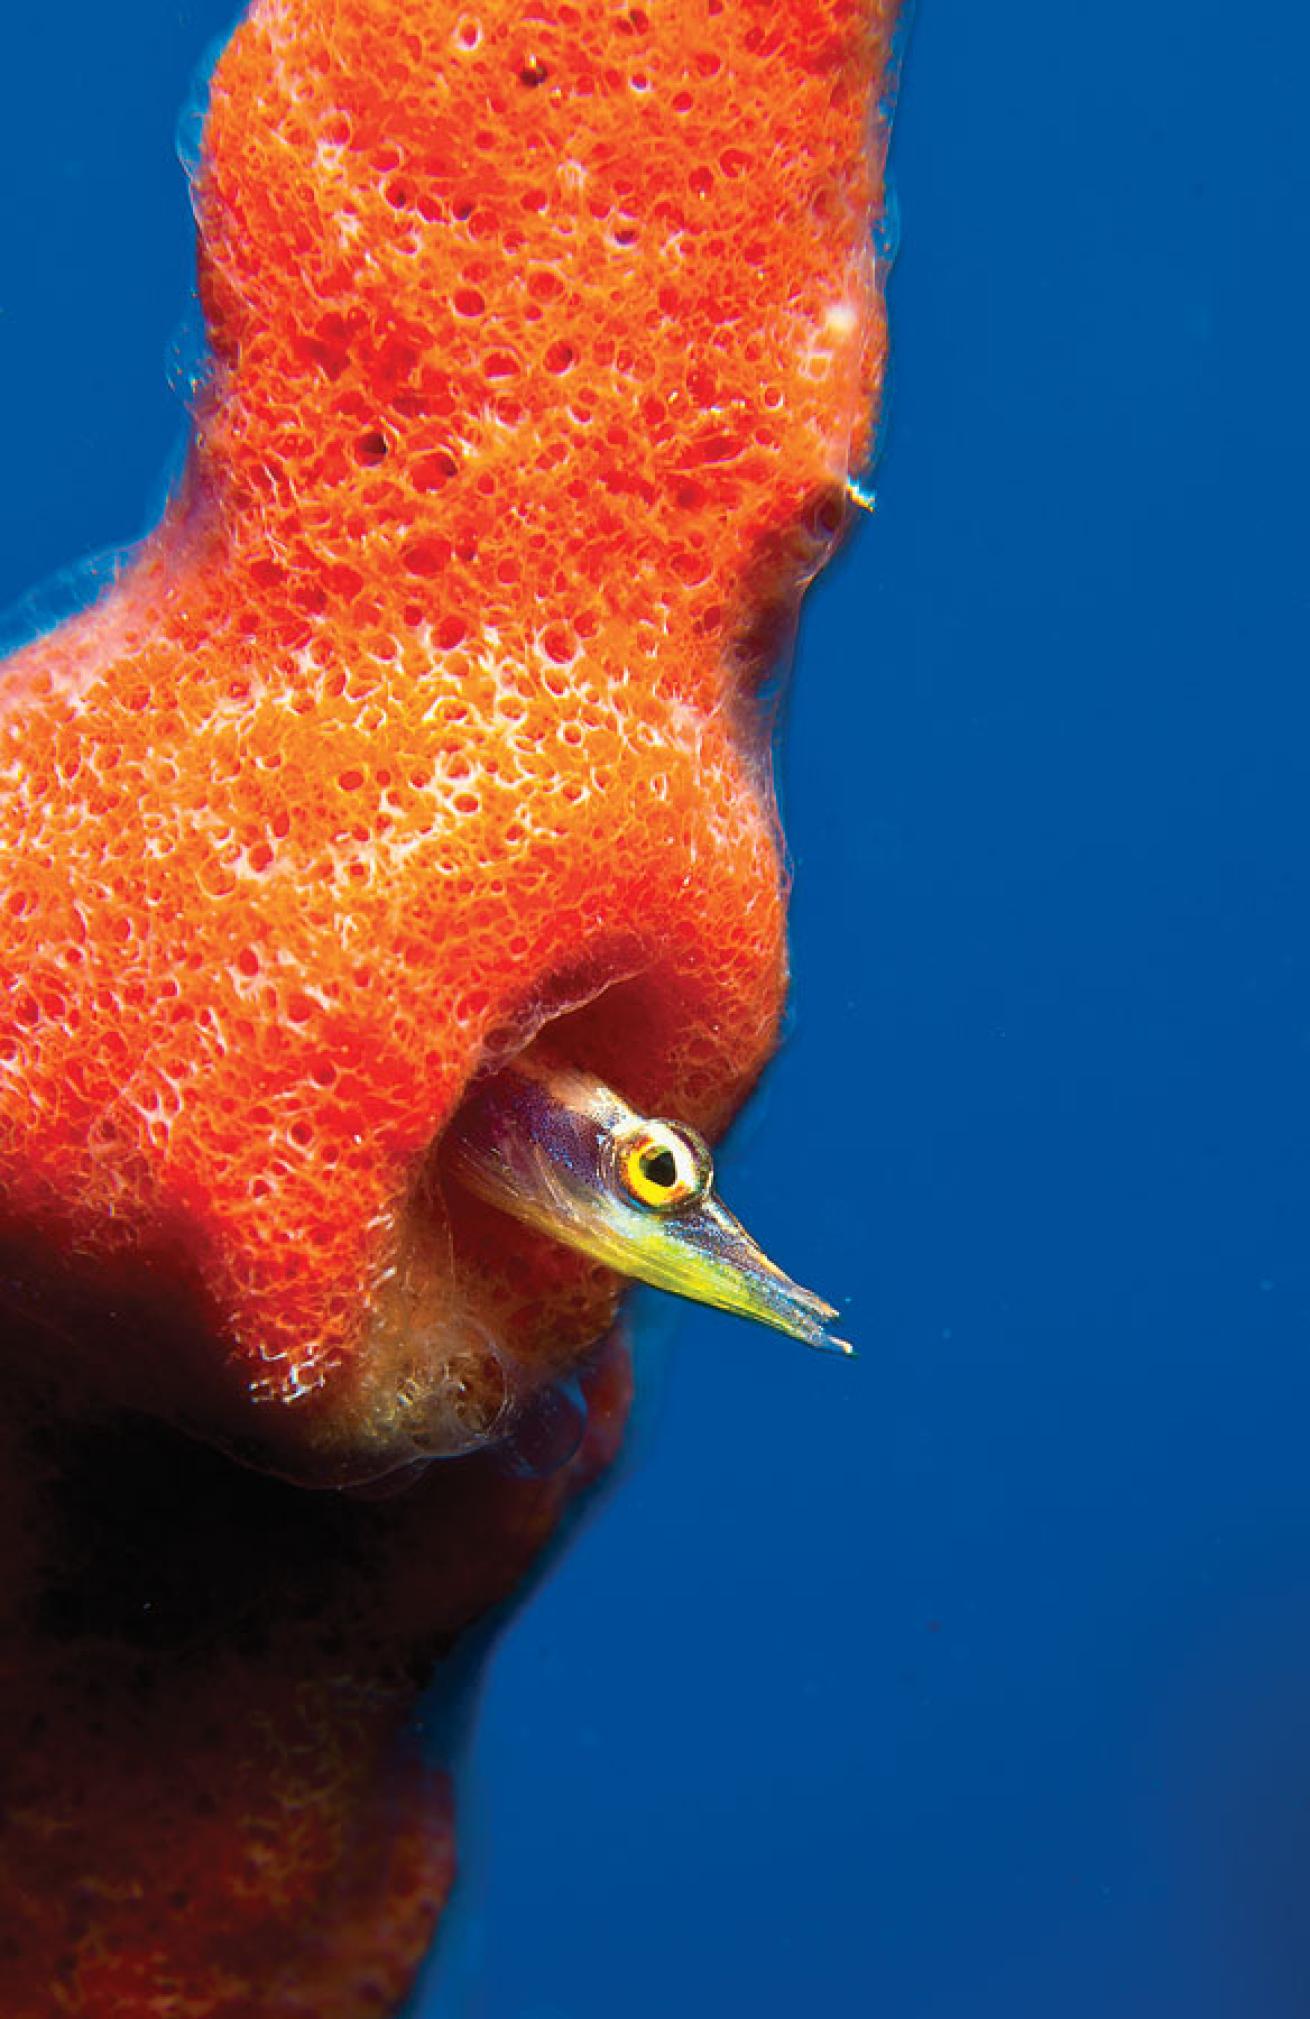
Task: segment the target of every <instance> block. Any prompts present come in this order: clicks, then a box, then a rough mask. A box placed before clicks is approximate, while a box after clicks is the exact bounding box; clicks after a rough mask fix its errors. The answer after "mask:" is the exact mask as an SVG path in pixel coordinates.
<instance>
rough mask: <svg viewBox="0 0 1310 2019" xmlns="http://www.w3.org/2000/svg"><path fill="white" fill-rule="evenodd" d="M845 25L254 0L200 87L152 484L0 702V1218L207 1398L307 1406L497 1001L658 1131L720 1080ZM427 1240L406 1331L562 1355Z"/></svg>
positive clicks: (834, 229) (561, 1342)
mask: <svg viewBox="0 0 1310 2019" xmlns="http://www.w3.org/2000/svg"><path fill="white" fill-rule="evenodd" d="M891 28H892V9H891V7H890V6H889V5H888V4H886V0H741V4H736V5H728V4H725V0H667V4H651V5H649V6H647V7H645V8H643V7H628V6H623V5H615V4H612V0H585V4H576V5H567V4H554V0H550V4H548V0H537V4H529V5H526V6H525V5H523V4H522V0H515V4H509V0H487V4H485V5H480V6H478V7H476V8H466V7H461V6H455V5H451V4H447V0H404V4H400V0H336V4H334V5H333V7H332V8H330V9H324V8H323V6H322V5H321V4H319V0H262V4H257V5H256V6H255V7H254V8H253V9H252V10H251V12H250V14H249V16H248V18H247V19H246V21H245V22H244V24H243V25H242V26H241V28H240V29H239V30H238V31H237V33H236V35H235V37H234V38H233V41H232V42H231V44H230V46H229V48H228V49H227V51H226V52H225V54H224V56H223V57H222V59H221V61H220V64H219V66H218V69H217V72H216V74H215V76H214V79H213V82H212V96H211V106H210V111H209V116H208V120H207V124H206V127H205V135H204V143H203V149H202V154H201V159H200V162H199V165H198V171H197V177H196V185H195V195H196V205H197V217H198V223H199V233H200V280H201V291H202V298H203V301H204V305H205V310H206V315H207V319H208V326H209V331H210V336H211V341H212V345H213V350H214V360H215V361H214V367H213V371H212V374H211V378H210V381H209V383H208V385H207V387H206V389H205V390H204V392H203V394H202V396H201V400H200V404H199V408H198V413H197V431H196V440H195V446H194V450H193V454H192V458H191V462H190V466H189V470H188V474H187V477H186V480H185V482H184V485H183V487H182V489H181V491H180V493H179V495H178V497H177V499H176V500H175V501H174V504H173V505H172V507H171V508H170V510H169V512H168V514H167V515H166V518H165V520H164V523H163V524H162V526H161V527H160V529H159V530H158V531H157V533H156V534H154V535H153V536H152V537H151V538H150V540H149V541H148V542H146V544H145V545H144V547H143V548H142V549H141V550H140V552H139V553H138V555H137V557H136V558H135V560H134V561H133V563H132V564H131V565H130V567H129V568H128V569H127V571H126V572H125V574H124V576H123V577H122V579H121V580H120V581H119V583H118V584H117V585H116V587H115V588H114V590H113V591H112V592H111V593H110V594H109V595H108V596H107V597H106V598H105V599H104V601H103V602H102V603H101V604H99V605H98V606H96V608H94V609H93V610H92V611H91V612H89V613H88V614H86V615H85V616H83V617H81V618H79V619H76V620H74V621H73V622H72V623H70V624H68V625H66V626H64V627H63V628H62V629H61V630H60V631H58V632H56V633H54V634H52V635H51V636H49V637H47V638H45V639H42V640H39V641H37V642H36V643H34V644H33V645H31V646H29V647H28V648H26V649H25V650H24V651H22V652H20V653H19V654H18V655H17V656H16V657H15V658H14V659H13V660H11V661H10V662H9V664H8V666H7V667H6V669H5V671H4V676H3V691H2V693H0V710H2V716H0V736H2V739H3V741H2V745H0V754H2V756H3V764H4V794H3V800H2V801H0V850H2V851H3V858H4V861H5V863H6V877H5V893H4V898H3V904H2V905H0V951H2V954H3V961H4V965H5V969H6V979H7V982H8V989H7V992H6V996H5V1006H4V1011H3V1030H2V1031H0V1185H2V1186H3V1195H4V1225H3V1227H2V1228H0V1233H3V1234H4V1235H5V1237H6V1239H7V1242H8V1245H9V1246H10V1247H11V1249H13V1250H15V1251H16V1250H17V1249H18V1248H20V1247H25V1246H27V1245H29V1244H32V1243H33V1242H35V1244H36V1245H37V1246H38V1247H40V1248H42V1249H43V1250H44V1252H45V1253H47V1254H55V1255H57V1256H59V1257H60V1258H64V1259H67V1260H68V1261H70V1262H74V1263H76V1265H77V1266H78V1267H82V1266H92V1265H93V1266H95V1267H97V1268H100V1269H102V1270H103V1271H105V1272H106V1273H107V1280H108V1281H109V1283H110V1284H111V1286H120V1285H122V1284H124V1283H127V1284H129V1285H132V1284H135V1285H136V1286H137V1287H139V1286H140V1284H141V1283H142V1282H143V1281H146V1280H147V1279H148V1281H149V1284H150V1285H151V1286H152V1294H155V1293H157V1299H158V1302H159V1303H160V1305H161V1307H162V1306H167V1305H168V1304H169V1303H170V1300H171V1301H173V1302H178V1301H179V1300H182V1299H183V1298H185V1301H186V1305H187V1310H188V1319H187V1326H188V1330H189V1331H190V1332H191V1333H193V1334H195V1335H196V1336H203V1337H204V1339H205V1340H207V1341H208V1342H210V1343H209V1347H207V1348H206V1350H207V1351H208V1350H211V1349H212V1346H213V1345H214V1344H215V1343H216V1344H217V1347H218V1349H219V1350H218V1352H217V1354H216V1355H215V1356H214V1358H215V1360H216V1362H218V1363H221V1368H222V1379H223V1380H224V1381H226V1382H229V1383H230V1386H231V1389H232V1393H233V1394H234V1395H235V1396H237V1397H238V1398H249V1399H251V1400H253V1402H254V1403H256V1404H259V1403H265V1404H274V1405H276V1404H280V1403H287V1404H304V1403H305V1402H306V1401H307V1400H308V1401H310V1402H312V1404H313V1407H314V1408H315V1409H318V1410H319V1411H320V1412H321V1411H322V1410H323V1409H326V1410H328V1411H329V1413H330V1411H331V1410H332V1408H333V1407H335V1406H337V1405H336V1403H335V1401H334V1398H335V1397H340V1398H343V1399H342V1400H341V1402H340V1407H341V1409H342V1410H343V1411H346V1412H347V1413H348V1405H347V1401H346V1400H345V1399H344V1398H347V1397H350V1396H353V1397H354V1398H355V1402H354V1404H352V1405H350V1406H353V1407H356V1409H358V1407H359V1406H360V1405H359V1403H358V1397H359V1395H360V1393H361V1392H362V1391H361V1388H360V1382H361V1379H362V1378H363V1377H362V1374H361V1362H362V1360H363V1359H365V1358H366V1357H367V1355H368V1353H369V1352H370V1351H371V1350H373V1349H372V1348H371V1347H370V1345H369V1343H368V1342H369V1341H370V1339H375V1338H376V1335H377V1327H376V1325H374V1324H373V1321H374V1318H375V1316H376V1312H377V1310H378V1308H379V1306H380V1304H381V1303H384V1302H385V1298H386V1296H387V1294H388V1293H387V1290H386V1286H387V1285H388V1284H391V1283H394V1282H395V1280H396V1278H397V1275H398V1274H399V1275H400V1276H402V1277H403V1275H404V1273H405V1267H406V1263H405V1254H406V1242H407V1240H408V1239H409V1234H408V1232H407V1229H408V1228H409V1227H410V1226H411V1225H412V1217H413V1210H414V1199H415V1186H416V1183H417V1182H418V1179H419V1174H420V1173H421V1171H422V1170H423V1168H424V1160H425V1158H426V1157H427V1155H428V1153H429V1151H430V1148H431V1145H432V1144H433V1142H434V1141H435V1140H436V1139H437V1138H438V1137H439V1135H440V1132H441V1129H442V1127H443V1126H444V1123H445V1121H446V1120H447V1119H448V1117H449V1114H450V1113H451V1111H452V1108H453V1106H454V1105H455V1103H456V1102H457V1100H458V1098H459V1095H460V1093H461V1090H462V1089H463V1087H464V1086H465V1085H466V1083H467V1081H468V1078H469V1076H470V1074H471V1073H472V1072H473V1071H474V1070H475V1069H476V1068H477V1067H478V1066H479V1064H480V1063H482V1062H483V1061H485V1060H486V1059H487V1058H488V1057H489V1056H493V1057H494V1055H495V1053H496V1050H497V1048H498V1047H504V1046H508V1045H511V1044H513V1043H515V1042H517V1041H519V1040H520V1039H521V1038H522V1036H523V1035H524V1034H525V1032H527V1031H528V1030H530V1029H531V1028H532V1026H533V1024H534V1022H535V1021H536V1020H538V1019H539V1018H540V1017H541V1016H542V1015H544V1014H545V1013H546V1012H547V1010H550V1009H553V1008H556V1007H559V1006H560V1005H561V1004H566V1003H568V1002H569V1001H571V1000H573V999H574V998H575V997H577V998H582V997H585V996H587V995H590V994H594V993H595V992H596V991H597V990H599V989H600V988H602V987H603V986H604V985H605V984H606V983H607V982H611V981H613V980H615V979H616V978H618V977H628V978H629V980H628V981H627V983H626V988H627V991H628V993H627V994H626V995H619V994H616V997H615V1002H616V1003H619V1002H622V1003H624V1004H625V1008H624V1010H623V1013H622V1014H621V1015H619V1016H617V1019H616V1018H611V1019H610V1021H609V1022H608V1023H607V1022H606V1021H605V1018H604V1017H603V1015H601V1013H600V1012H599V1010H598V1011H597V1015H596V1017H595V1018H594V1019H593V1026H592V1029H591V1038H590V1042H591V1044H592V1047H593V1049H594V1053H595V1056H594V1058H592V1059H588V1060H586V1061H584V1063H593V1064H595V1065H596V1066H597V1067H598V1068H599V1067H600V1066H604V1068H605V1070H606V1071H607V1072H609V1073H610V1075H611V1076H612V1077H614V1078H615V1079H616V1081H617V1083H618V1084H620V1085H621V1086H622V1087H623V1089H624V1091H625V1092H627V1093H628V1094H629V1095H630V1097H632V1098H634V1099H637V1100H641V1101H644V1102H647V1103H648V1104H649V1105H650V1106H651V1107H652V1108H653V1109H655V1110H657V1111H659V1112H663V1113H671V1114H680V1115H683V1116H685V1117H687V1118H688V1119H690V1120H692V1121H696V1122H699V1123H701V1124H702V1125H704V1126H707V1127H709V1128H711V1129H713V1128H716V1127H717V1126H719V1125H720V1124H721V1122H722V1121H723V1120H724V1119H725V1118H726V1116H727V1114H728V1113H730V1111H731V1109H732V1107H733V1106H734V1104H735V1103H736V1102H737V1101H738V1100H739V1099H740V1097H741V1094H742V1092H743V1090H744V1089H745V1088H746V1087H747V1086H749V1084H750V1082H751V1080H752V1079H753V1077H754V1076H755V1074H756V1073H757V1072H758V1070H759V1067H760V1065H761V1063H762V1061H763V1060H764V1058H765V1057H766V1056H767V1054H768V1052H769V1050H770V1048H771V1046H772V1043H773V1041H774V1036H775V1032H776V1025H777V1019H778V1014H779V1008H780V1003H781V997H782V991H783V988H784V984H785V953H784V941H783V911H784V896H785V892H784V876H783V870H782V865H781V861H780V854H779V845H778V837H777V834H776V829H775V821H774V815H773V811H772V805H771V800H770V796H769V792H768V789H767V781H766V778H765V770H766V766H765V763H764V762H763V760H762V756H761V750H760V747H759V738H758V735H757V733H756V732H755V731H754V729H753V728H752V724H751V712H750V706H749V690H750V686H751V683H752V681H753V679H755V678H757V677H758V675H759V673H760V671H761V658H762V655H763V653H764V652H765V650H766V649H767V646H766V642H765V641H766V640H767V638H770V637H772V636H774V635H775V634H776V632H777V630H778V628H779V626H778V613H779V612H780V611H781V612H782V613H783V614H784V616H785V611H786V607H787V606H788V605H789V604H790V603H794V601H795V600H796V598H797V597H798V596H799V594H800V591H801V588H802V587H803V584H804V582H805V580H806V579H807V578H808V576H809V575H810V574H811V573H812V572H813V570H814V569H815V567H817V565H818V564H819V562H820V560H821V558H822V555H823V552H824V551H825V548H826V546H827V544H828V543H829V542H830V540H831V537H832V534H833V532H834V530H835V527H836V524H837V520H838V518H839V516H840V498H841V493H842V485H843V483H844V480H845V478H846V475H847V473H848V471H849V470H850V469H851V468H852V467H854V466H857V465H858V464H859V463H860V462H861V460H862V458H863V457H864V455H865V453H866V449H867V444H868V439H869V428H870V424H871V416H872V413H873V409H874V406H875V403H876V395H877V391H878V385H879V378H880V372H881V365H882V357H883V327H882V318H881V307H880V300H879V294H878V285H877V283H878V278H879V276H878V275H877V274H876V273H875V268H874V261H873V255H872V250H871V244H870V236H869V234H870V226H871V222H872V220H873V218H874V216H875V215H876V211H877V207H878V204H879V201H880V189H879V181H878V177H879V160H880V148H879V130H878V126H877V120H876V116H875V109H876V102H877V93H878V90H879V88H880V81H881V79H882V77H883V75H884V71H885V67H886V64H887V60H888V55H889V48H890V36H891ZM633 977H644V978H645V980H644V984H642V983H639V984H638V992H637V993H636V994H635V995H634V994H633V993H632V990H633V986H634V985H633V981H632V979H631V978H633ZM428 1207H429V1208H430V1225H429V1228H428V1232H429V1233H430V1232H431V1225H435V1224H438V1223H439V1222H440V1219H441V1215H442V1213H443V1210H444V1208H443V1205H442V1202H441V1200H440V1198H439V1197H437V1196H434V1197H433V1198H432V1199H431V1200H430V1201H429V1202H428ZM437 1246H438V1247H439V1246H440V1242H438V1243H437ZM447 1250H448V1260H447V1262H446V1263H445V1264H439V1263H434V1264H432V1266H431V1267H429V1268H428V1269H427V1271H426V1274H425V1276H424V1286H425V1287H424V1289H423V1291H422V1297H423V1298H424V1299H425V1300H426V1303H425V1312H426V1318H425V1322H429V1321H430V1323H431V1325H432V1326H435V1327H436V1328H437V1330H438V1331H439V1318H440V1312H441V1309H442V1308H443V1307H445V1306H449V1308H450V1309H451V1310H454V1309H458V1310H460V1311H461V1312H463V1313H464V1314H465V1315H466V1316H467V1317H469V1318H470V1322H472V1323H473V1324H474V1326H475V1329H478V1330H479V1331H480V1333H481V1334H483V1335H485V1336H492V1335H495V1336H499V1337H503V1336H504V1335H505V1334H506V1333H507V1332H508V1333H509V1334H511V1335H513V1336H515V1337H517V1338H518V1342H519V1347H518V1350H519V1354H520V1358H522V1357H524V1356H526V1357H527V1358H529V1359H530V1358H531V1357H532V1354H533V1353H536V1352H539V1351H540V1352H546V1353H547V1357H549V1356H550V1347H549V1342H550V1341H551V1340H552V1339H553V1340H554V1341H555V1342H556V1343H557V1345H558V1346H559V1351H560V1352H566V1351H567V1350H573V1349H574V1348H576V1346H578V1345H580V1344H582V1343H585V1341H586V1340H589V1339H590V1338H591V1337H593V1336H594V1334H595V1331H596V1328H597V1324H598V1322H600V1320H601V1318H602V1317H603V1311H602V1308H601V1307H602V1306H603V1305H604V1303H605V1300H606V1298H607V1296H608V1295H609V1291H608V1289H607V1288H606V1287H605V1286H604V1285H598V1284H597V1283H596V1282H595V1281H594V1280H593V1275H594V1272H593V1273H592V1275H589V1274H588V1273H587V1272H586V1271H585V1270H580V1269H579V1268H576V1267H575V1268H573V1271H572V1273H571V1274H570V1271H569V1268H563V1269H561V1267H560V1265H559V1263H558V1260H557V1258H543V1257H540V1256H537V1255H536V1252H535V1250H533V1249H532V1248H531V1247H529V1249H528V1250H526V1251H525V1253H526V1257H527V1259H526V1260H525V1259H524V1254H520V1255H519V1256H518V1258H517V1264H516V1267H517V1274H515V1273H514V1272H513V1271H511V1272H510V1273H509V1274H507V1275H505V1276H503V1277H502V1278H499V1279H498V1277H497V1274H496V1267H497V1265H496V1264H495V1263H494V1261H492V1260H489V1259H488V1258H487V1257H486V1256H485V1255H484V1256H481V1257H480V1258H479V1259H478V1261H477V1265H476V1267H472V1266H470V1265H469V1263H468V1262H467V1260H466V1261H464V1262H461V1259H460V1254H459V1252H458V1247H457V1244H456V1243H454V1241H453V1239H452V1240H451V1241H450V1242H448V1244H447ZM115 1272H117V1273H115ZM534 1272H535V1273H534ZM416 1294H417V1293H416ZM434 1314H435V1315H434ZM412 1316H413V1313H412V1311H411V1313H410V1317H411V1319H412ZM371 1325H373V1330H372V1331H370V1326H371ZM383 1329H384V1330H385V1327H384V1328H383ZM433 1336H436V1334H435V1333H434V1335H433ZM543 1342H544V1343H543ZM124 1350H126V1349H124ZM379 1350H381V1349H379ZM558 1357H559V1356H558V1354H556V1358H558ZM433 1358H434V1363H435V1359H436V1358H439V1353H438V1352H437V1351H436V1349H434V1355H433ZM165 1363H167V1364H174V1363H173V1362H172V1361H170V1360H169V1356H168V1355H165ZM175 1364H176V1365H177V1367H178V1368H185V1369H186V1370H187V1371H186V1374H185V1379H186V1380H187V1381H190V1380H191V1378H192V1375H193V1373H194V1369H193V1368H192V1367H191V1365H190V1363H188V1362H187V1361H186V1358H185V1354H184V1352H183V1350H182V1348H181V1346H179V1347H178V1349H177V1357H176V1362H175ZM397 1378H398V1379H399V1378H400V1377H399V1376H398V1377H397ZM404 1378H405V1379H406V1380H408V1379H409V1378H410V1376H409V1375H408V1374H407V1375H406V1376H405V1377H404ZM168 1379H169V1377H168V1373H167V1365H166V1364H164V1363H153V1364H152V1371H151V1380H152V1382H156V1381H157V1382H158V1383H160V1384H161V1388H160V1392H161V1394H163V1395H164V1396H165V1399H167V1397H166V1390H167V1387H168ZM178 1379H179V1382H181V1381H182V1379H183V1376H182V1375H181V1374H179V1377H178ZM369 1394H370V1396H372V1397H373V1400H372V1401H370V1402H369V1404H368V1407H370V1408H371V1407H373V1406H375V1402H376V1391H375V1389H370V1390H369ZM224 1406H226V1405H224ZM202 1413H203V1411H202Z"/></svg>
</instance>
